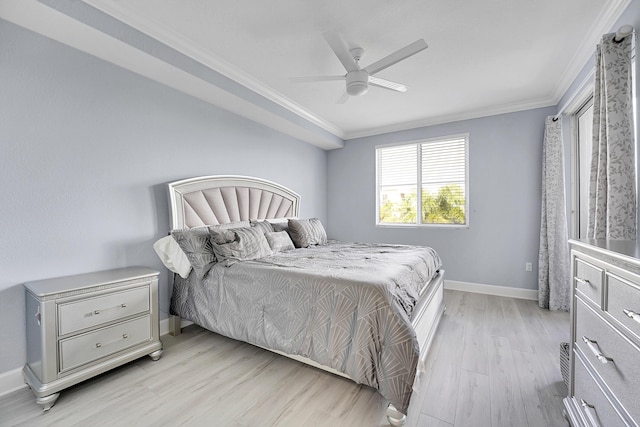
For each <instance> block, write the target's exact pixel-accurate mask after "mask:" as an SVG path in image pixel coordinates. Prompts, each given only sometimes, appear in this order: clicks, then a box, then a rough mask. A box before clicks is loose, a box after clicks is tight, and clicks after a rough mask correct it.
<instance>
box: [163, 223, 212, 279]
mask: <svg viewBox="0 0 640 427" xmlns="http://www.w3.org/2000/svg"><path fill="white" fill-rule="evenodd" d="M209 233H210V231H209V227H206V226H205V227H196V228H187V229H184V230H173V231H172V232H171V235H172V236H173V238H174V239H175V240H176V242H177V243H178V246H180V249H182V252H184V254H185V255H186V256H187V259H188V260H189V264H191V267H193V271H194V272H195V273H196V275H197V276H198V278H200V279H202V278H203V277H204V275H205V274H207V273H208V272H209V270H210V269H211V266H212V265H213V264H215V262H216V256H215V254H214V253H213V248H212V246H211V242H210V241H209V236H210V234H209Z"/></svg>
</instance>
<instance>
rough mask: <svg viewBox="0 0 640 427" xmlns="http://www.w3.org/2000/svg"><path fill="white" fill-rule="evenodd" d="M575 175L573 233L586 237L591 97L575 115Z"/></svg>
mask: <svg viewBox="0 0 640 427" xmlns="http://www.w3.org/2000/svg"><path fill="white" fill-rule="evenodd" d="M575 126H576V127H575V131H576V134H575V137H576V144H577V148H576V154H577V159H576V162H575V167H576V169H577V170H576V171H575V173H576V176H575V177H574V185H575V188H574V191H573V194H574V197H575V196H577V200H574V205H575V206H577V209H575V208H574V209H575V210H574V218H573V221H574V228H573V235H574V236H575V237H578V238H585V237H587V218H588V215H589V174H590V170H591V146H592V143H591V142H592V141H591V139H592V133H593V98H591V99H589V101H587V103H586V104H585V105H584V106H583V107H582V108H580V110H578V112H577V113H576V115H575Z"/></svg>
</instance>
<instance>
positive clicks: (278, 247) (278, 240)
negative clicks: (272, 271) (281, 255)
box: [264, 231, 296, 253]
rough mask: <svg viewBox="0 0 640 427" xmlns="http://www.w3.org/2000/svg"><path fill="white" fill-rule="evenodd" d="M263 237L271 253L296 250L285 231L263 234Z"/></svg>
mask: <svg viewBox="0 0 640 427" xmlns="http://www.w3.org/2000/svg"><path fill="white" fill-rule="evenodd" d="M264 236H265V237H266V238H267V242H269V247H270V248H271V250H272V251H273V253H276V252H284V251H290V250H292V249H295V248H296V247H295V246H294V245H293V242H292V241H291V237H289V233H287V232H286V231H272V232H270V233H265V234H264Z"/></svg>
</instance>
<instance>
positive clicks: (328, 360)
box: [171, 241, 440, 413]
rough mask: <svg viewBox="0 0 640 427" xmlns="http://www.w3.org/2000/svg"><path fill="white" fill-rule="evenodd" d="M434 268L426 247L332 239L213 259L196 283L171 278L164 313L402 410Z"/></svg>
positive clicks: (435, 262)
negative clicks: (314, 367)
mask: <svg viewBox="0 0 640 427" xmlns="http://www.w3.org/2000/svg"><path fill="white" fill-rule="evenodd" d="M439 268H440V258H439V257H438V255H437V254H436V252H435V251H434V250H433V249H431V248H428V247H416V246H400V245H385V244H375V245H370V244H357V243H356V244H353V243H349V244H347V243H341V242H335V241H330V242H329V244H328V245H326V246H317V247H312V248H308V249H296V250H293V251H288V252H283V253H279V254H276V255H273V256H270V257H267V258H262V259H258V260H254V261H241V262H237V263H235V264H231V265H224V264H222V263H218V264H215V265H214V266H213V267H212V269H211V270H210V271H209V273H208V274H207V275H206V276H205V277H204V278H203V280H202V281H200V280H198V278H197V277H195V274H191V275H190V276H189V278H188V279H181V278H180V277H179V276H177V275H176V282H175V284H174V289H173V296H172V300H171V311H172V313H174V314H177V315H179V316H181V317H182V318H184V319H188V320H191V321H193V322H194V323H196V324H198V325H201V326H203V327H205V328H207V329H209V330H211V331H214V332H216V333H219V334H222V335H225V336H228V337H231V338H234V339H238V340H242V341H246V342H248V343H251V344H255V345H259V346H262V347H266V348H270V349H274V350H280V351H283V352H285V353H288V354H295V355H300V356H304V357H308V358H310V359H312V360H314V361H316V362H318V363H320V364H322V365H325V366H329V367H331V368H334V369H336V370H338V371H340V372H344V373H345V374H347V375H349V377H351V378H352V379H353V380H355V381H356V382H358V383H361V384H367V385H369V386H371V387H374V388H376V389H378V390H379V392H380V393H381V394H382V396H384V397H385V398H387V399H388V400H389V401H390V402H391V403H392V404H393V405H394V406H395V407H396V408H397V409H399V410H400V411H402V412H404V413H406V411H407V407H408V405H409V399H410V398H411V391H412V386H413V380H414V376H415V371H416V365H417V362H418V356H419V348H418V343H417V341H416V336H415V332H414V330H413V328H412V326H411V315H412V310H413V307H414V306H415V303H416V301H417V300H418V298H419V296H420V293H421V291H422V288H423V286H424V285H425V283H427V282H428V281H429V279H430V278H431V277H432V276H433V275H434V274H435V273H436V271H437V270H438V269H439Z"/></svg>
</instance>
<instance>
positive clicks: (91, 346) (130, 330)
mask: <svg viewBox="0 0 640 427" xmlns="http://www.w3.org/2000/svg"><path fill="white" fill-rule="evenodd" d="M149 339H151V319H150V316H144V317H140V318H137V319H133V320H129V321H127V322H123V323H118V324H117V325H113V326H109V327H107V328H104V329H99V330H97V331H93V332H89V333H86V334H82V335H78V336H74V337H71V338H67V339H64V340H61V341H60V372H64V371H68V370H69V369H73V368H76V367H78V366H81V365H84V364H85V363H89V362H92V361H94V360H98V359H100V358H102V357H105V356H108V355H110V354H113V353H116V352H118V351H120V350H124V349H126V348H128V347H131V346H134V345H136V344H140V343H142V342H144V341H147V340H149Z"/></svg>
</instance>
